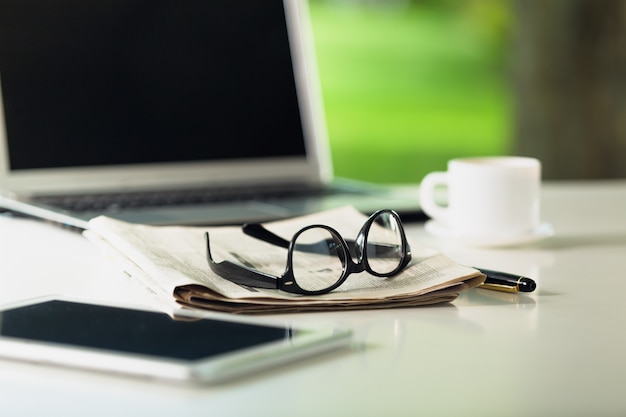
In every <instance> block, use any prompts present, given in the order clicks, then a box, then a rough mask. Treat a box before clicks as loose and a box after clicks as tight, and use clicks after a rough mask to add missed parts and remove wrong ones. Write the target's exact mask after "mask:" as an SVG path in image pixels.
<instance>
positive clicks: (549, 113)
mask: <svg viewBox="0 0 626 417" xmlns="http://www.w3.org/2000/svg"><path fill="white" fill-rule="evenodd" d="M513 16H514V19H515V30H514V39H513V52H514V62H513V64H514V65H513V68H514V76H513V80H514V90H515V91H514V93H515V94H514V95H515V100H516V123H517V125H516V131H515V147H516V148H515V153H516V154H519V155H529V156H534V157H537V158H539V159H540V160H541V161H542V163H543V177H544V178H545V179H595V178H614V177H626V1H623V0H513Z"/></svg>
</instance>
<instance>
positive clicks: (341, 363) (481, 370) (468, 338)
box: [0, 181, 626, 417]
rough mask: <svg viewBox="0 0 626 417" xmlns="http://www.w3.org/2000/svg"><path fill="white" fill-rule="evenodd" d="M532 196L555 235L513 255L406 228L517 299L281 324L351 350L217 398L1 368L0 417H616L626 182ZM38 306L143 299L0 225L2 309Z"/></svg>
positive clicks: (72, 251) (624, 308)
mask: <svg viewBox="0 0 626 417" xmlns="http://www.w3.org/2000/svg"><path fill="white" fill-rule="evenodd" d="M543 195H544V196H543V201H542V205H543V207H542V212H543V218H544V220H545V221H547V222H550V223H552V225H553V226H554V228H555V229H556V231H557V235H556V236H555V237H553V238H551V239H549V240H546V241H544V242H540V243H535V244H533V245H530V246H527V247H523V248H509V249H477V248H467V247H462V246H459V245H456V244H454V243H451V242H446V241H443V240H438V239H436V238H434V237H431V236H428V235H427V234H426V233H425V232H424V230H423V226H422V225H421V224H415V225H412V226H410V227H409V238H410V240H411V242H412V244H418V243H420V244H425V245H428V246H432V247H436V248H439V249H441V250H442V251H443V252H444V253H446V254H447V255H449V256H450V257H452V258H453V259H455V260H457V261H459V262H461V263H466V264H470V265H475V266H481V267H485V268H492V269H501V270H504V271H510V272H516V273H520V274H525V275H528V276H531V277H533V278H535V279H536V281H537V284H538V290H537V291H536V292H534V293H532V294H530V295H517V294H506V293H498V292H493V291H487V290H478V289H474V290H470V291H468V292H466V293H465V294H463V295H462V296H461V297H460V298H459V299H458V300H456V301H455V302H454V303H453V304H450V305H442V306H435V307H426V308H415V309H401V310H382V311H366V312H342V313H320V314H301V315H291V316H283V317H281V319H285V320H288V321H291V322H293V323H294V324H305V323H309V322H316V321H324V322H330V323H337V324H342V325H348V326H351V327H352V328H353V329H354V330H355V334H356V343H355V346H354V348H353V349H351V350H348V351H343V352H341V353H334V354H330V355H327V356H324V357H318V358H314V359H310V360H306V361H304V362H302V363H299V364H293V365H288V366H286V367H281V368H278V369H276V370H272V371H270V372H265V373H261V374H258V375H256V376H253V377H248V378H245V379H242V380H238V381H234V382H231V383H228V384H226V385H220V386H210V387H189V386H180V385H171V384H167V383H162V382H151V381H144V380H139V379H133V378H126V377H122V376H114V375H105V374H98V373H90V372H84V371H77V370H69V369H61V368H54V367H46V366H36V365H29V364H22V363H17V362H9V361H0V415H2V416H16V415H27V416H35V415H41V416H44V415H45V416H54V415H65V416H70V415H85V416H100V415H102V416H115V415H142V416H151V417H153V416H185V417H187V416H206V415H216V416H221V417H223V416H229V415H237V416H241V415H254V416H272V417H277V416H290V417H292V416H309V415H310V416H334V415H338V416H360V417H364V416H399V415H400V416H401V415H407V416H417V415H421V416H433V415H436V416H455V415H463V416H567V417H573V416H618V415H619V416H624V415H626V272H625V271H626V181H606V182H604V181H603V182H590V183H578V182H576V183H549V184H544V187H543ZM47 294H63V295H71V296H84V297H88V298H92V299H102V300H115V301H118V302H130V303H134V304H137V303H149V302H150V299H149V297H148V296H147V295H146V294H145V293H144V292H143V290H141V289H139V288H138V287H136V286H135V284H133V283H130V282H128V281H127V280H126V279H125V278H124V276H123V274H120V273H119V272H118V271H117V270H116V269H114V268H112V267H111V266H110V265H109V263H108V261H107V259H105V258H104V257H103V256H102V255H101V254H100V253H99V252H98V250H97V249H96V248H95V247H93V246H92V245H91V244H90V243H89V242H88V241H87V240H85V239H84V238H82V237H81V236H80V235H79V234H76V233H72V232H69V231H65V230H61V229H59V228H57V227H54V226H51V225H48V224H44V223H39V222H36V221H31V220H24V219H13V218H7V217H1V216H0V303H5V302H11V301H15V300H19V299H22V298H29V297H34V296H40V295H47ZM273 319H276V317H274V318H273Z"/></svg>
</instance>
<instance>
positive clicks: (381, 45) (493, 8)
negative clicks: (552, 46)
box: [309, 0, 512, 183]
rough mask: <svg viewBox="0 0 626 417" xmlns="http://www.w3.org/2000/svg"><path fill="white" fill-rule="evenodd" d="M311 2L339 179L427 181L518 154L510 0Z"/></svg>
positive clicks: (333, 0) (329, 129)
mask: <svg viewBox="0 0 626 417" xmlns="http://www.w3.org/2000/svg"><path fill="white" fill-rule="evenodd" d="M309 4H310V12H311V18H312V23H313V32H314V40H315V47H316V53H317V60H318V66H319V71H320V79H321V84H322V94H323V98H324V105H325V110H326V119H327V124H328V133H329V137H330V143H331V152H332V155H333V166H334V171H335V175H336V176H340V177H348V178H355V179H361V180H367V181H373V182H378V183H408V182H418V181H420V180H421V179H422V178H423V176H424V175H425V174H426V173H427V172H430V171H433V170H444V169H445V167H446V161H447V160H448V159H450V158H454V157H460V156H475V155H500V154H507V153H509V148H510V143H511V135H512V133H511V129H512V115H511V93H510V91H509V86H508V75H507V74H508V69H507V42H508V36H509V26H510V24H509V21H510V19H509V9H508V2H505V1H501V0H466V1H455V0H421V1H417V0H415V1H410V0H386V1H373V0H369V1H366V0H363V1H359V0H310V1H309Z"/></svg>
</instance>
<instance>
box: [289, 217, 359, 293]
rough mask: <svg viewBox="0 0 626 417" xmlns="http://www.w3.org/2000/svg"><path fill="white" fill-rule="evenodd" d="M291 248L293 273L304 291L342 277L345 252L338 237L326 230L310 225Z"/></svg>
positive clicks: (314, 288)
mask: <svg viewBox="0 0 626 417" xmlns="http://www.w3.org/2000/svg"><path fill="white" fill-rule="evenodd" d="M293 249H294V250H293V258H292V269H293V276H294V279H295V280H296V282H297V283H298V285H299V286H300V288H302V289H303V290H306V291H321V290H325V289H326V288H329V287H332V286H333V285H335V284H336V283H337V281H339V280H340V279H341V277H342V276H343V271H344V266H345V262H346V257H347V254H346V253H345V249H344V247H343V246H342V245H341V242H340V240H339V238H338V236H335V235H334V234H333V233H331V232H330V231H329V230H327V229H324V228H321V227H312V228H309V229H306V230H304V231H302V232H301V233H300V234H299V235H298V236H297V237H296V239H295V242H294V248H293Z"/></svg>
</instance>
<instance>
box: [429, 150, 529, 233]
mask: <svg viewBox="0 0 626 417" xmlns="http://www.w3.org/2000/svg"><path fill="white" fill-rule="evenodd" d="M540 186H541V163H540V162H539V161H538V160H537V159H534V158H525V157H515V156H511V157H508V156H507V157H480V158H459V159H453V160H450V161H449V162H448V171H447V172H432V173H430V174H428V175H426V176H425V177H424V179H423V181H422V183H421V185H420V204H421V206H422V209H423V210H424V212H425V213H426V214H427V215H428V216H430V217H431V218H432V221H434V222H435V223H436V224H437V225H438V228H439V229H440V230H445V231H446V232H447V234H448V235H450V236H457V237H461V238H476V239H486V240H488V239H492V240H494V241H498V240H499V239H500V240H502V239H507V238H511V237H513V238H514V237H515V236H527V235H530V234H532V233H533V231H534V230H535V229H536V228H537V227H538V226H539V222H540V218H539V216H540V214H539V203H540V201H539V200H540V196H539V191H540ZM444 188H447V191H446V192H445V194H447V204H446V205H443V204H440V202H439V200H440V198H438V197H441V194H442V193H443V190H441V189H444Z"/></svg>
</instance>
